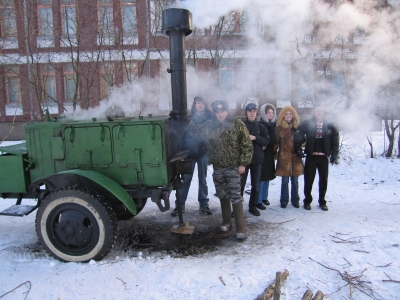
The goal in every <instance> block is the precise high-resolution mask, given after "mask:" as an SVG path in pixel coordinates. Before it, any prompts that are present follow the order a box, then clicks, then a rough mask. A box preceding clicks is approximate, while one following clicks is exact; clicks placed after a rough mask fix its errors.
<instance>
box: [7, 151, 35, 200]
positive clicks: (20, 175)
mask: <svg viewBox="0 0 400 300" xmlns="http://www.w3.org/2000/svg"><path fill="white" fill-rule="evenodd" d="M24 158H25V156H22V155H11V154H7V155H0V193H25V192H26V188H27V186H28V182H29V180H28V176H27V175H28V174H27V172H26V171H25V168H26V163H25V162H24Z"/></svg>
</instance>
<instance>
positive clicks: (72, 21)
mask: <svg viewBox="0 0 400 300" xmlns="http://www.w3.org/2000/svg"><path fill="white" fill-rule="evenodd" d="M61 14H62V34H63V35H65V36H67V35H75V34H76V4H75V0H61Z"/></svg>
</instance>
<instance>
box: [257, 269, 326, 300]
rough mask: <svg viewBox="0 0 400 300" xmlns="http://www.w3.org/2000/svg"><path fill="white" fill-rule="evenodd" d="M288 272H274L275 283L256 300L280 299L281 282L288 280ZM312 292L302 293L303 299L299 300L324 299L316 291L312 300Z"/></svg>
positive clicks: (322, 295) (320, 293)
mask: <svg viewBox="0 0 400 300" xmlns="http://www.w3.org/2000/svg"><path fill="white" fill-rule="evenodd" d="M288 276H289V271H288V270H284V271H283V272H276V277H275V282H273V283H271V284H270V285H269V286H268V287H267V288H266V289H265V290H264V291H263V292H262V293H261V294H260V295H258V297H257V299H256V300H268V299H271V298H272V297H273V299H274V300H279V299H280V297H281V286H282V282H283V281H284V280H285V279H286V278H288ZM313 295H314V294H313V292H312V291H311V290H306V291H305V292H304V295H303V298H301V300H322V299H324V294H323V293H322V292H321V291H318V292H317V293H316V294H315V296H314V298H313Z"/></svg>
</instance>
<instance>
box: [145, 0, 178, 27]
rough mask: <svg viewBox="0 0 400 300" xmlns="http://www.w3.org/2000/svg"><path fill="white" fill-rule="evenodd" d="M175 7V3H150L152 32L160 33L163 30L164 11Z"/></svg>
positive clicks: (158, 0)
mask: <svg viewBox="0 0 400 300" xmlns="http://www.w3.org/2000/svg"><path fill="white" fill-rule="evenodd" d="M171 7H174V1H162V0H152V1H151V3H150V18H151V32H152V33H160V32H161V30H162V11H163V10H164V9H167V8H171Z"/></svg>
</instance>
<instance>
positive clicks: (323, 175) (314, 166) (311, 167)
mask: <svg viewBox="0 0 400 300" xmlns="http://www.w3.org/2000/svg"><path fill="white" fill-rule="evenodd" d="M317 170H318V177H319V183H318V185H319V199H318V202H319V204H320V205H325V204H326V201H325V194H326V190H327V188H328V170H329V161H328V157H326V156H319V155H308V156H307V158H306V163H305V165H304V197H305V198H304V203H307V204H310V203H311V202H312V199H313V198H312V195H311V191H312V186H313V183H314V179H315V174H316V171H317Z"/></svg>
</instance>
